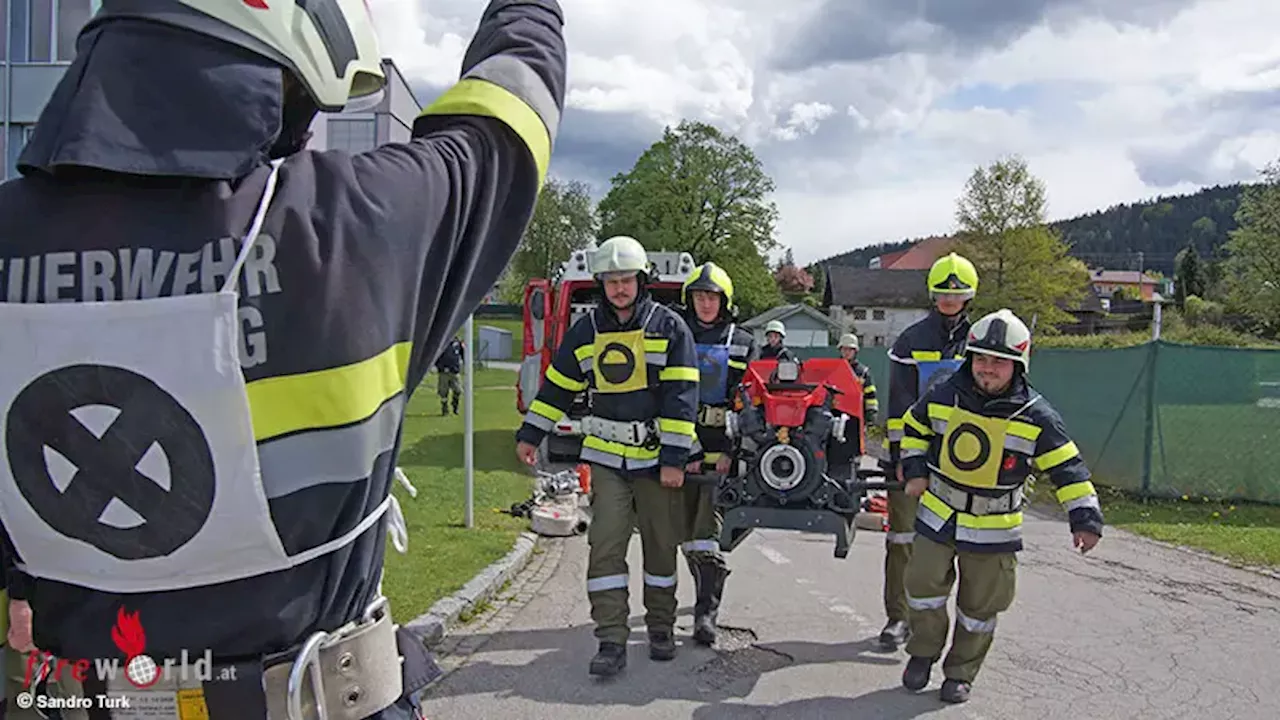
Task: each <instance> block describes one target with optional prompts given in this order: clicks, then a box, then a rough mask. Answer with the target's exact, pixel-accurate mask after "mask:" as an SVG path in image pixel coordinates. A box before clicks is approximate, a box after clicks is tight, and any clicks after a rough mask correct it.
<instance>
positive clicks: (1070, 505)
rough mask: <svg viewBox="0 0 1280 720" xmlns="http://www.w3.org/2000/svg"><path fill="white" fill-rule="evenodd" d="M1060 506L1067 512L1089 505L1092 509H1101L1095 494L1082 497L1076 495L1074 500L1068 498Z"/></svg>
mask: <svg viewBox="0 0 1280 720" xmlns="http://www.w3.org/2000/svg"><path fill="white" fill-rule="evenodd" d="M1062 507H1063V508H1065V509H1066V510H1067V512H1071V511H1072V510H1075V509H1076V508H1083V507H1091V508H1093V509H1094V510H1101V509H1102V506H1101V505H1099V504H1098V496H1097V495H1085V496H1084V497H1078V498H1076V499H1075V500H1068V501H1067V502H1065V503H1063V504H1062Z"/></svg>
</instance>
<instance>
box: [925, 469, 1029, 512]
mask: <svg viewBox="0 0 1280 720" xmlns="http://www.w3.org/2000/svg"><path fill="white" fill-rule="evenodd" d="M929 492H931V493H933V494H934V495H936V496H937V497H938V499H940V500H942V502H944V503H946V504H947V505H948V506H949V507H950V508H951V509H952V510H957V511H959V512H962V513H968V514H969V515H1003V514H1005V513H1011V512H1014V511H1016V510H1019V509H1021V508H1022V502H1023V499H1024V497H1025V494H1024V493H1023V490H1022V487H1021V486H1019V487H1016V488H1013V489H1011V490H1010V491H1009V492H1006V493H1004V494H1003V495H999V496H996V497H988V496H986V495H977V494H974V493H971V492H967V491H965V490H961V489H960V488H958V487H956V486H954V485H952V484H950V483H948V482H947V481H946V480H943V479H942V478H940V477H938V476H937V475H932V474H931V475H930V476H929Z"/></svg>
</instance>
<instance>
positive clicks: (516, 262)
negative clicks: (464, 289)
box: [499, 177, 599, 304]
mask: <svg viewBox="0 0 1280 720" xmlns="http://www.w3.org/2000/svg"><path fill="white" fill-rule="evenodd" d="M598 224H599V223H598V221H597V218H596V213H595V209H594V208H593V207H592V202H591V194H590V193H589V192H588V190H587V186H586V185H585V184H583V183H581V182H578V181H577V180H569V181H567V182H566V181H560V180H557V179H555V178H551V177H548V178H547V182H546V184H545V185H543V187H542V192H541V193H540V194H539V195H538V203H537V205H536V206H535V207H534V210H533V219H532V220H530V221H529V227H528V229H526V230H525V233H524V237H523V238H521V240H520V248H519V249H518V250H516V254H515V257H513V258H512V260H511V264H510V265H508V266H507V270H506V272H505V273H504V274H503V277H502V281H501V283H500V285H499V294H500V295H501V297H502V299H503V301H504V302H507V303H512V304H519V303H521V302H523V301H524V286H525V284H526V283H527V282H528V281H529V279H530V278H536V277H542V278H550V277H552V276H553V275H554V274H555V272H556V271H557V270H558V269H559V268H560V264H561V263H563V262H564V261H566V260H568V259H569V256H570V255H571V254H573V252H574V251H575V250H580V249H582V248H584V247H586V246H587V244H588V243H589V242H591V240H593V239H594V238H595V237H596V230H597V227H598Z"/></svg>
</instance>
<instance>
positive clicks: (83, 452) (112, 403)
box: [5, 365, 214, 560]
mask: <svg viewBox="0 0 1280 720" xmlns="http://www.w3.org/2000/svg"><path fill="white" fill-rule="evenodd" d="M86 405H105V406H108V407H112V408H116V409H118V410H119V411H120V412H119V415H118V416H117V417H116V419H115V421H114V422H112V423H111V426H110V428H108V429H107V430H106V432H104V433H103V434H102V437H101V438H99V437H96V436H95V435H94V434H93V433H92V432H90V431H89V430H88V429H87V428H85V427H84V426H83V425H82V424H81V423H80V421H78V420H77V419H76V418H75V417H74V416H73V415H72V414H71V411H73V410H75V409H77V408H80V407H84V406H86ZM152 445H159V446H160V449H161V450H163V451H164V454H165V456H166V457H167V458H168V460H169V477H170V487H169V489H168V490H166V489H164V488H162V487H160V485H158V484H157V483H156V482H155V481H154V480H152V479H151V478H148V477H147V476H146V475H143V474H142V473H141V472H139V471H138V469H137V465H138V463H139V462H140V461H141V460H142V458H143V456H144V455H145V454H146V453H147V451H148V450H149V449H150V448H151V446H152ZM46 446H47V447H49V448H51V449H53V450H55V451H57V452H58V453H59V454H61V455H62V456H63V457H65V458H67V459H68V460H70V461H71V462H72V463H73V464H74V465H75V466H76V472H75V474H74V476H73V477H72V478H71V481H70V483H69V484H68V485H67V487H66V488H65V489H64V490H61V491H60V490H59V489H58V487H57V486H56V485H55V484H54V481H53V477H52V476H51V475H50V473H49V468H48V466H47V464H46V462H45V458H44V448H45V447H46ZM5 447H6V449H7V450H8V455H9V464H10V469H11V470H12V472H13V478H14V480H15V481H16V483H17V485H18V489H19V490H20V491H21V492H22V495H23V497H25V498H26V499H27V502H29V503H31V507H32V509H34V510H35V511H36V513H37V514H38V515H39V516H40V517H41V519H43V520H44V521H45V522H46V523H48V524H49V525H50V527H52V528H53V529H54V530H56V531H58V532H59V533H62V534H63V535H66V536H67V537H71V538H75V539H77V540H81V541H84V542H86V543H89V544H90V545H93V546H94V547H96V548H98V549H99V550H102V551H103V552H105V553H108V554H110V555H112V556H114V557H117V558H120V559H122V560H143V559H146V558H154V557H162V556H165V555H168V554H170V553H172V552H174V551H175V550H177V549H178V548H180V547H182V546H183V545H185V544H186V543H187V542H189V541H190V540H191V538H193V537H195V535H196V533H198V532H199V531H200V528H202V527H204V524H205V522H206V521H207V520H208V518H209V513H210V511H211V510H212V509H213V497H214V466H213V456H212V454H211V452H210V451H209V445H208V442H207V441H206V440H205V436H204V432H203V431H202V430H201V428H200V425H199V423H197V422H196V420H195V418H193V417H192V416H191V413H189V412H187V410H186V408H184V407H182V405H180V404H179V403H178V401H177V400H175V399H174V397H173V396H172V395H170V394H169V393H167V392H165V391H164V390H163V389H162V388H161V387H160V386H159V385H157V384H156V383H154V382H153V381H151V380H150V379H148V378H146V377H143V376H142V375H139V374H137V373H135V372H132V371H130V370H125V369H123V368H119V367H110V366H104V365H72V366H68V367H64V368H59V369H57V370H52V371H50V372H48V373H45V374H44V375H41V376H40V377H38V378H36V379H35V380H34V381H33V382H31V383H30V384H29V385H27V386H26V387H25V388H23V389H22V391H21V392H20V393H18V396H17V398H15V399H14V401H13V404H12V405H11V406H10V408H9V412H8V416H7V431H6V434H5ZM112 499H118V500H120V501H121V502H123V503H124V504H126V505H128V506H129V508H130V509H132V510H133V511H134V512H136V513H137V514H138V515H139V516H141V517H142V518H143V520H144V521H145V522H143V523H142V524H141V525H139V526H137V527H133V528H117V527H112V526H110V525H104V524H103V523H102V522H100V521H99V518H100V517H101V516H102V513H103V512H104V511H105V510H106V508H107V505H108V504H109V503H110V502H111V501H112Z"/></svg>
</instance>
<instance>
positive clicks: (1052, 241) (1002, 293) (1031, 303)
mask: <svg viewBox="0 0 1280 720" xmlns="http://www.w3.org/2000/svg"><path fill="white" fill-rule="evenodd" d="M1045 204H1046V201H1045V186H1044V183H1043V182H1041V181H1040V180H1039V179H1038V178H1036V177H1035V176H1034V175H1032V174H1031V172H1030V170H1028V169H1027V164H1026V161H1025V160H1023V159H1022V158H1021V157H1019V156H1016V155H1014V156H1011V157H1008V158H1004V159H1001V160H998V161H996V162H995V163H993V164H992V165H990V166H988V167H980V168H978V169H976V170H974V171H973V174H972V175H970V177H969V180H968V182H967V183H966V184H965V191H964V194H963V195H962V196H961V197H960V200H959V202H958V203H957V208H956V220H957V222H958V223H959V226H960V232H959V235H958V239H959V242H958V243H957V246H956V252H957V253H959V254H961V255H963V256H965V257H967V258H969V260H971V261H972V262H973V264H974V265H975V266H976V267H977V269H978V276H979V278H980V280H979V284H978V295H977V297H976V298H975V299H974V302H973V306H974V309H975V311H976V312H977V313H979V314H981V313H986V312H991V311H993V310H997V309H999V308H1002V307H1007V308H1009V309H1010V310H1013V311H1014V312H1015V313H1017V315H1018V316H1019V317H1021V318H1023V320H1025V321H1026V322H1027V323H1028V324H1030V323H1031V322H1032V319H1033V318H1035V319H1036V329H1037V331H1041V330H1048V331H1050V332H1056V330H1057V326H1058V325H1061V324H1063V323H1069V322H1073V321H1074V318H1073V317H1072V315H1071V314H1070V313H1068V312H1066V311H1065V310H1063V309H1062V308H1061V307H1059V305H1060V304H1061V305H1066V306H1068V307H1070V306H1071V305H1072V304H1074V303H1075V302H1078V301H1079V300H1080V298H1081V295H1082V294H1083V292H1084V290H1085V287H1086V285H1087V283H1088V282H1089V271H1088V269H1087V268H1086V267H1085V265H1084V263H1082V262H1080V261H1079V260H1077V259H1075V258H1072V257H1069V256H1068V255H1067V251H1068V249H1069V248H1068V246H1067V245H1066V243H1064V242H1063V241H1062V239H1061V237H1060V236H1059V235H1058V233H1057V232H1056V231H1055V230H1052V229H1050V228H1049V227H1048V226H1047V225H1046V224H1045V215H1046V212H1045Z"/></svg>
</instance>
